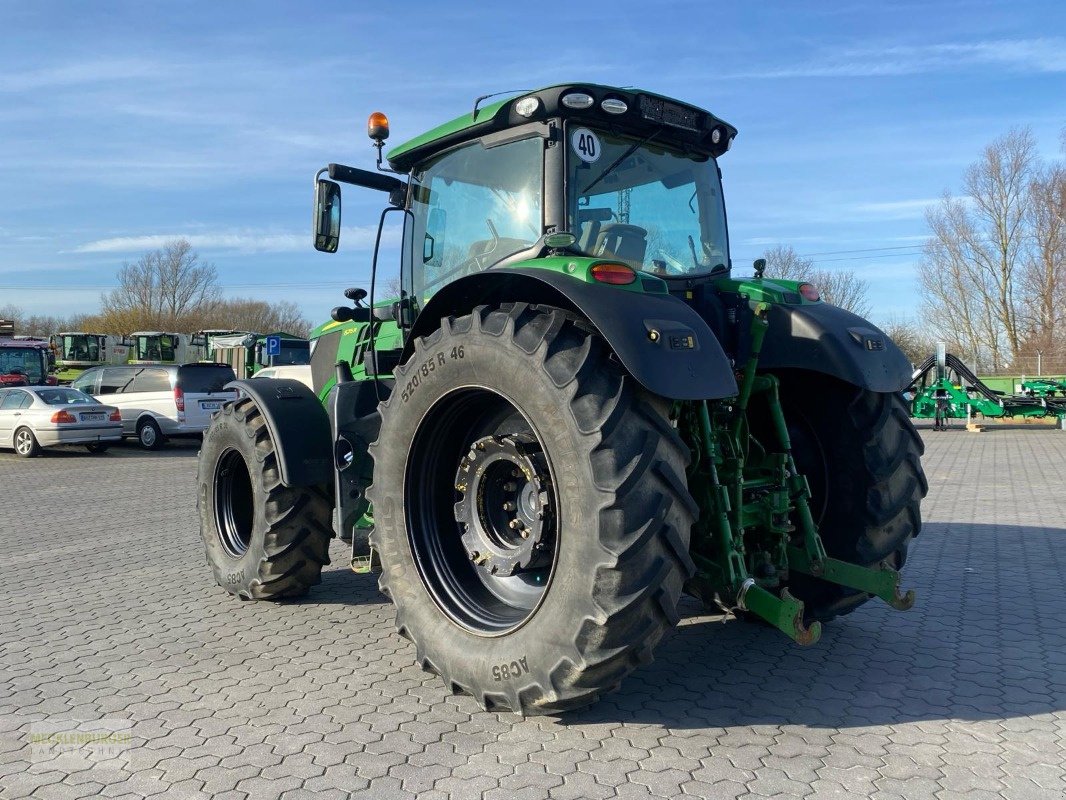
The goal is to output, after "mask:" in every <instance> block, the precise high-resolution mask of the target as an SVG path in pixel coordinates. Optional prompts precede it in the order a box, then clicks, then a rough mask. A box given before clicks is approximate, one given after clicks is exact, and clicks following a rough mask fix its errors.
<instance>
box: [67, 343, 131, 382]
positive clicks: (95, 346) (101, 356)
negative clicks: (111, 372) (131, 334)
mask: <svg viewBox="0 0 1066 800" xmlns="http://www.w3.org/2000/svg"><path fill="white" fill-rule="evenodd" d="M51 345H52V351H53V352H54V353H55V356H56V378H57V379H58V381H59V382H60V383H61V384H64V385H65V384H69V383H73V382H74V381H75V380H77V378H78V376H79V375H81V374H82V373H83V372H85V370H87V369H88V368H89V367H96V366H100V365H101V364H125V363H126V361H127V360H128V358H129V346H128V345H125V344H123V342H122V337H121V336H109V335H106V334H102V333H87V332H85V331H66V332H64V333H56V334H53V335H52V336H51Z"/></svg>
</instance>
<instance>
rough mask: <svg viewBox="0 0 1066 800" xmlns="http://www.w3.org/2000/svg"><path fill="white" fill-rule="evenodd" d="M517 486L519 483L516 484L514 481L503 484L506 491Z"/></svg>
mask: <svg viewBox="0 0 1066 800" xmlns="http://www.w3.org/2000/svg"><path fill="white" fill-rule="evenodd" d="M517 488H518V484H516V483H515V482H514V481H507V483H505V484H504V485H503V490H504V491H505V492H513V491H514V490H515V489H517Z"/></svg>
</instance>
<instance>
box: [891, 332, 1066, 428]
mask: <svg viewBox="0 0 1066 800" xmlns="http://www.w3.org/2000/svg"><path fill="white" fill-rule="evenodd" d="M1035 383H1037V381H1028V382H1025V383H1023V384H1022V388H1023V391H1024V392H1026V393H1025V394H1022V395H1017V394H1014V395H1008V394H1004V393H1003V392H997V391H995V390H993V389H990V388H988V386H986V385H985V384H984V383H982V381H981V379H980V378H978V377H977V376H976V375H974V374H973V372H971V371H970V370H969V368H968V367H967V366H966V365H965V364H964V363H962V360H961V359H959V358H958V357H957V356H953V355H952V354H951V353H948V352H945V350H944V347H943V346H942V345H941V346H940V347H938V348H937V352H936V355H931V356H929V357H928V358H927V359H925V361H923V362H922V363H921V364H919V365H918V367H917V369H915V370H914V377H913V380H912V381H911V385H910V391H911V392H913V393H914V397H913V398H912V399H911V416H912V417H915V418H916V419H932V420H934V423H933V430H941V431H942V430H947V421H948V420H949V419H965V420H967V421H969V420H970V419H971V418H972V417H973V416H974V415H975V414H977V415H980V416H982V417H986V418H989V419H995V418H1000V417H1027V418H1028V417H1056V418H1058V420H1059V421H1060V423H1061V422H1062V420H1063V419H1064V418H1066V397H1063V396H1059V397H1056V396H1055V393H1054V392H1052V391H1049V390H1047V389H1045V390H1044V391H1043V392H1042V393H1037V391H1036V389H1035ZM1040 383H1043V382H1042V381H1041V382H1040ZM1048 383H1049V385H1050V382H1048ZM1028 384H1034V387H1033V388H1030V387H1029V386H1028ZM1054 385H1055V386H1061V384H1054ZM1058 391H1061V389H1059V390H1058Z"/></svg>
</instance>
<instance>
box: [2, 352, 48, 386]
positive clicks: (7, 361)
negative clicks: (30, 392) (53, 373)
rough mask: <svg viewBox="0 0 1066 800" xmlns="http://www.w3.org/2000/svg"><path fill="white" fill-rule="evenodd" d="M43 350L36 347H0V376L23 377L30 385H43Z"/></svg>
mask: <svg viewBox="0 0 1066 800" xmlns="http://www.w3.org/2000/svg"><path fill="white" fill-rule="evenodd" d="M43 354H44V350H42V349H40V348H38V347H0V375H6V374H11V373H16V374H19V375H25V376H26V380H27V382H28V383H29V384H30V385H33V384H35V383H44V376H45V367H44V364H45V359H44V355H43Z"/></svg>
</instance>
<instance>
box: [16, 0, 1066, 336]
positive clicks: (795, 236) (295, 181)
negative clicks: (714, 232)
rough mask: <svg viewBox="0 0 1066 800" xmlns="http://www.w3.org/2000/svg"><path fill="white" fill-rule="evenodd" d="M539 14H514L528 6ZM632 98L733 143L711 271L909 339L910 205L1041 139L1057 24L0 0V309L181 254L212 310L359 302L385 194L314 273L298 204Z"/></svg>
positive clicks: (319, 3) (1054, 79) (93, 287)
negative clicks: (535, 98)
mask: <svg viewBox="0 0 1066 800" xmlns="http://www.w3.org/2000/svg"><path fill="white" fill-rule="evenodd" d="M537 8H539V9H540V11H537V10H536V9H537ZM567 81H591V82H597V83H606V84H613V85H618V86H639V87H641V88H645V89H649V90H652V91H655V92H658V93H660V94H665V95H669V96H673V97H676V98H678V99H680V100H684V101H686V102H689V103H692V104H694V105H697V106H701V107H703V108H706V109H708V110H710V111H712V112H713V113H715V114H716V115H717V116H719V117H721V118H723V119H725V120H728V121H729V122H730V123H732V124H733V125H735V126H736V127H737V128H738V129H739V130H740V133H739V135H738V137H737V139H736V142H735V143H734V146H733V149H732V150H731V151H730V152H729V153H727V154H726V155H725V156H724V157H723V158H722V159H721V161H720V166H721V168H722V171H723V176H724V186H725V192H726V202H727V205H728V211H729V223H730V236H731V250H732V253H731V255H732V258H733V264H734V269H735V272H736V273H738V274H740V273H744V272H749V271H750V266H749V265H750V263H751V261H752V259H754V258H757V257H758V256H759V255H760V254H761V253H762V252H763V251H764V250H765V249H766V248H767V247H768V246H771V245H774V244H778V243H782V244H791V245H793V246H794V247H795V248H796V250H797V251H798V252H800V253H801V254H804V255H809V256H811V257H812V258H813V260H814V261H815V262H816V263H817V265H818V266H820V267H824V268H827V269H853V270H855V271H857V272H858V273H859V274H860V275H861V276H862V277H863V278H865V279H866V280H867V281H869V283H870V285H871V299H872V301H873V306H874V310H873V312H872V317H873V318H874V320H875V321H878V322H885V321H888V320H889V319H890V318H899V317H909V316H912V315H913V314H914V313H915V309H916V305H917V303H918V301H919V300H920V297H919V294H918V288H917V283H916V280H915V272H914V268H915V264H916V263H917V262H918V260H919V259H920V257H921V252H920V251H921V244H922V242H923V241H924V239H925V238H926V236H927V235H928V229H927V227H926V224H925V221H924V213H925V209H926V208H927V207H928V206H929V205H930V204H931V203H933V202H935V201H936V200H937V198H939V197H940V196H942V194H943V193H944V192H945V191H951V192H956V193H957V192H958V191H959V187H960V184H961V177H962V173H963V171H964V170H965V168H966V166H967V165H968V164H969V163H971V162H973V161H974V160H976V159H977V158H978V156H979V155H980V152H981V150H982V149H983V148H984V147H985V145H987V144H988V143H990V142H991V141H992V140H993V139H995V138H996V137H997V136H1000V135H1001V134H1003V133H1005V132H1006V131H1007V130H1009V129H1010V128H1011V127H1012V126H1029V127H1030V128H1031V129H1032V131H1033V133H1034V135H1035V136H1036V138H1037V141H1038V143H1039V145H1040V148H1041V154H1042V155H1043V156H1044V157H1045V158H1047V159H1054V158H1058V157H1060V153H1059V133H1060V131H1061V130H1062V129H1063V128H1064V127H1066V3H1063V2H1062V0H1049V2H1024V1H1023V0H1013V1H1012V2H981V0H975V1H972V2H954V1H953V0H945V1H944V2H937V1H936V0H925V1H922V2H891V0H881V2H859V1H858V0H855V1H852V0H839V1H837V2H822V1H821V0H808V2H772V0H766V2H761V3H708V2H705V1H703V2H699V1H697V2H657V3H656V2H648V0H642V1H641V2H631V1H630V0H615V2H611V3H567V4H565V5H564V4H540V5H538V6H536V7H533V6H530V5H528V4H504V3H488V2H483V3H464V2H459V0H453V2H448V3H441V2H420V1H417V0H408V2H403V3H395V4H389V5H386V4H382V3H374V4H371V3H366V2H358V3H357V2H330V1H329V0H316V1H315V2H314V3H311V4H307V3H296V2H266V1H263V2H257V3H251V2H244V3H241V2H220V1H219V0H212V1H211V2H183V3H173V2H155V1H154V0H140V1H139V2H129V3H122V2H106V1H105V0H100V2H93V3H74V2H67V3H62V2H48V1H47V0H35V2H32V3H27V2H24V0H0V307H2V306H4V305H6V304H8V303H13V304H15V305H17V306H20V307H22V308H23V309H24V310H25V311H26V312H28V313H41V314H55V315H57V316H66V315H69V314H72V313H83V312H84V313H88V312H92V311H94V310H96V308H97V307H98V304H99V298H100V294H101V292H102V291H105V290H106V289H107V288H108V287H110V286H113V285H114V284H115V275H116V272H117V271H118V269H119V267H121V265H122V264H123V263H124V262H132V261H136V259H137V258H138V257H139V255H140V254H141V253H143V252H145V251H146V250H151V249H154V248H157V247H160V246H161V245H162V244H163V243H164V242H165V241H167V240H168V239H171V238H175V237H179V236H184V237H185V238H187V239H189V241H190V242H191V243H192V244H193V246H194V248H195V249H196V251H197V252H198V253H199V254H200V255H201V256H202V257H203V258H205V259H206V260H207V261H209V262H212V263H213V264H214V265H215V266H216V268H217V270H218V273H219V277H220V283H221V284H222V286H223V287H224V288H223V291H224V293H225V294H226V295H228V296H242V297H256V298H261V299H266V300H271V301H275V300H291V301H294V302H296V303H297V304H298V305H299V306H300V308H301V309H302V310H303V312H304V314H305V315H306V316H307V317H308V318H309V319H310V320H313V321H322V320H324V319H326V318H327V316H328V311H329V309H330V308H332V307H333V306H334V305H338V304H339V303H341V302H344V301H343V297H342V294H341V293H342V290H343V288H344V287H346V286H351V285H358V284H360V283H364V282H366V281H367V280H368V277H369V268H370V260H371V253H370V249H371V248H372V245H373V238H374V233H375V231H376V229H377V223H378V216H379V213H380V211H381V208H382V204H383V198H382V196H381V195H380V194H378V193H376V192H372V191H369V190H360V189H358V188H356V187H346V189H345V195H344V230H343V233H342V238H341V247H340V251H339V252H338V253H336V254H324V253H318V252H316V251H315V250H314V249H313V248H312V246H311V235H310V218H311V203H312V182H313V178H314V175H315V173H316V171H317V170H318V169H320V168H321V167H323V166H325V164H327V163H329V162H331V161H334V162H341V163H347V164H349V165H351V166H358V167H363V168H373V161H374V150H373V148H372V147H371V145H370V142H369V140H368V139H367V138H366V134H365V131H366V127H365V125H366V117H367V115H368V114H369V113H370V112H371V111H376V110H380V111H384V112H386V113H387V114H388V115H389V118H390V121H391V125H392V136H391V138H390V140H389V143H390V144H398V143H400V142H402V141H405V140H406V139H408V138H411V137H413V136H416V135H418V134H419V133H421V132H423V131H425V130H426V129H428V128H430V127H432V126H434V125H436V124H439V123H441V122H444V121H446V120H449V119H452V118H454V117H456V116H458V115H460V114H462V113H465V112H467V111H468V110H469V109H470V108H471V107H472V105H473V101H474V98H475V97H477V96H479V95H483V94H488V93H490V92H497V91H505V90H511V89H530V88H536V87H539V86H546V85H551V84H554V83H560V82H567Z"/></svg>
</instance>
